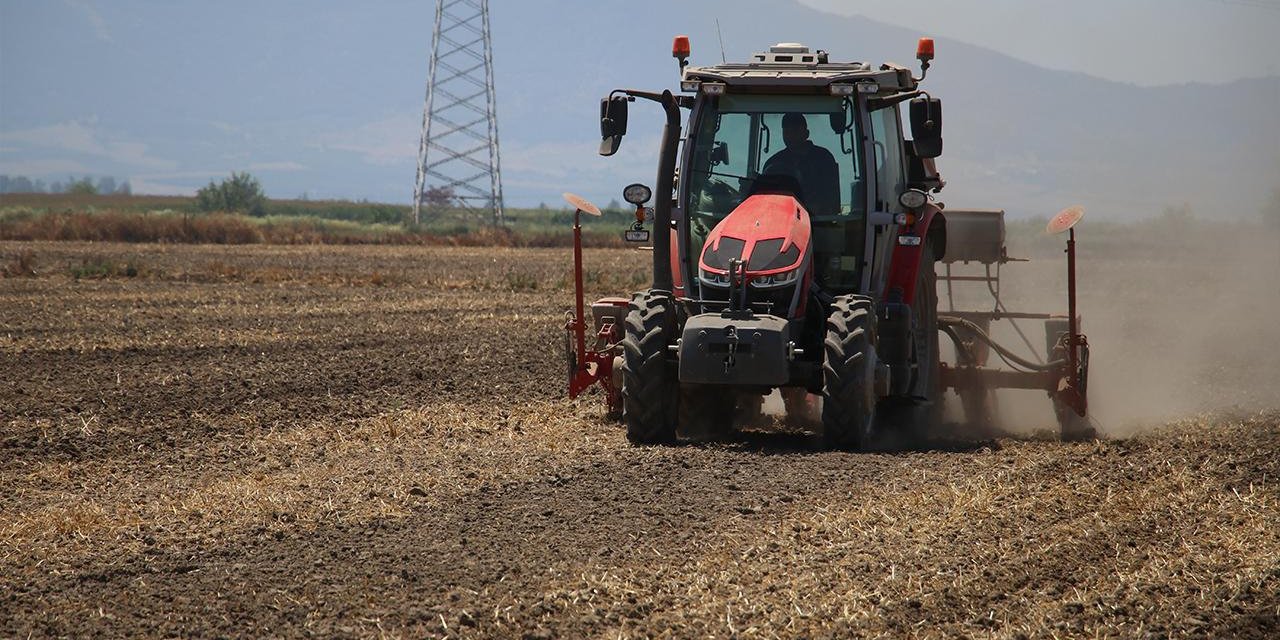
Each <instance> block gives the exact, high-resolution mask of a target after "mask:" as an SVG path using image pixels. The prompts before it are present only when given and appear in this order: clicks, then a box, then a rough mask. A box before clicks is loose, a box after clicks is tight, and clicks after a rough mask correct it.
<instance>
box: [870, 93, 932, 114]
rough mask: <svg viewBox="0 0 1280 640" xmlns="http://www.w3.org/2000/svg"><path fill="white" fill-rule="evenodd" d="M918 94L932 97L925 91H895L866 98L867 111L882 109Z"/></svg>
mask: <svg viewBox="0 0 1280 640" xmlns="http://www.w3.org/2000/svg"><path fill="white" fill-rule="evenodd" d="M919 96H925V97H927V98H932V97H933V96H931V95H929V92H927V91H908V92H907V93H895V94H893V95H891V96H885V97H883V98H881V97H876V98H867V111H879V110H880V109H883V108H885V107H892V106H893V105H895V104H898V103H900V102H906V101H907V100H910V99H912V98H916V97H919Z"/></svg>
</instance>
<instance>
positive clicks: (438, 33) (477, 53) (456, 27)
mask: <svg viewBox="0 0 1280 640" xmlns="http://www.w3.org/2000/svg"><path fill="white" fill-rule="evenodd" d="M499 165H500V162H499V154H498V114H497V111H496V109H495V102H494V92H493V49H492V47H491V45H490V39H489V0H437V1H436V21H435V30H434V31H433V32H432V37H431V70H430V72H429V75H428V78H427V102H426V105H425V106H424V107H423V109H422V138H421V141H420V143H419V145H418V179H417V181H416V183H415V185H414V189H413V221H414V223H415V224H416V223H418V222H420V216H421V212H422V209H423V205H424V204H443V203H444V202H445V200H446V198H447V202H448V204H447V205H445V206H450V207H458V208H462V209H465V210H467V211H470V212H472V213H482V212H483V213H488V214H489V215H491V216H492V219H493V223H494V224H495V225H500V224H503V213H502V171H501V169H500V168H499ZM428 181H430V184H429V183H428ZM429 190H430V193H431V195H432V196H433V197H432V198H431V202H427V195H428V191H429Z"/></svg>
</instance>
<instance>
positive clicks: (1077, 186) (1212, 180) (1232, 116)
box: [499, 0, 1280, 219]
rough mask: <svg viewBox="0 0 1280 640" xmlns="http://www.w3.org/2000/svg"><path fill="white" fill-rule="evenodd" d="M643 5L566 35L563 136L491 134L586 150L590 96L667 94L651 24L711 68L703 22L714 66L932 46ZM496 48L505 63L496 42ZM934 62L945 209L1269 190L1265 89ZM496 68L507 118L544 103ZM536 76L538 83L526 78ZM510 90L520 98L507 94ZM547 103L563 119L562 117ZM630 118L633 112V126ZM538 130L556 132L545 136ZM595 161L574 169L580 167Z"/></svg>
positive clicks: (809, 15) (744, 9)
mask: <svg viewBox="0 0 1280 640" xmlns="http://www.w3.org/2000/svg"><path fill="white" fill-rule="evenodd" d="M610 4H611V3H604V5H606V6H603V7H600V8H596V9H583V10H582V11H581V13H580V14H579V15H578V20H579V22H578V23H577V24H593V22H594V21H595V20H601V21H603V20H605V19H606V17H605V15H604V14H606V13H607V12H609V11H613V10H614V7H612V6H610ZM651 6H652V9H651V10H649V9H647V10H646V11H645V12H644V15H636V16H635V19H634V21H628V24H627V26H626V29H625V30H622V31H608V30H604V31H601V30H586V31H583V32H580V36H581V38H582V39H583V42H581V43H580V45H581V46H583V47H584V48H588V49H596V50H599V51H601V56H600V57H599V58H596V59H593V60H592V61H588V62H583V63H581V64H584V65H585V66H586V67H587V69H586V71H587V72H586V73H584V74H583V75H582V77H581V78H579V79H585V80H587V81H588V82H587V83H582V84H578V85H577V86H575V87H573V89H571V90H570V92H571V93H572V94H573V95H574V96H575V99H576V100H587V101H588V103H589V104H588V105H586V107H585V108H584V107H583V106H581V105H573V107H572V112H573V114H574V117H575V118H577V119H578V120H579V121H578V122H576V123H575V122H571V121H568V120H564V119H562V118H563V117H564V116H565V115H566V114H565V113H564V112H563V111H561V112H560V113H558V114H554V115H553V114H550V113H548V112H543V113H541V114H535V113H533V112H530V111H525V110H523V109H522V110H519V111H517V110H516V109H512V108H509V107H508V108H504V109H503V111H502V112H501V116H502V117H503V118H504V127H506V129H505V130H515V131H519V130H520V129H521V128H522V125H521V124H519V123H513V122H512V121H513V120H519V119H522V118H526V117H533V118H536V119H538V120H539V121H540V122H541V123H542V124H543V125H544V127H543V129H542V130H543V131H544V132H548V133H549V132H558V133H563V131H564V129H561V128H560V127H566V128H572V129H573V130H574V132H575V133H576V134H577V135H585V136H588V137H591V136H594V133H595V131H594V127H595V123H594V121H593V118H592V116H591V113H590V111H591V110H593V109H595V108H596V106H595V103H594V100H593V98H595V97H597V96H599V95H603V92H604V91H607V90H608V89H609V88H612V87H613V86H615V85H616V86H622V85H626V86H641V87H644V86H653V87H661V86H674V84H675V81H676V73H675V65H674V63H672V62H671V60H670V58H669V57H667V56H666V52H665V51H664V48H665V46H666V42H667V40H664V39H663V38H661V37H659V36H654V38H655V39H656V40H658V42H649V41H648V40H647V39H646V40H641V39H634V40H632V39H630V38H628V37H626V36H625V35H624V33H626V32H631V31H634V32H636V33H654V32H658V31H661V30H662V29H663V28H664V27H663V25H662V24H661V23H662V22H670V20H669V19H663V18H654V17H650V16H670V15H680V16H681V18H680V23H681V24H683V25H690V26H695V27H698V28H697V29H692V28H690V29H689V31H688V32H689V33H690V35H691V37H692V39H693V43H694V63H695V64H712V63H715V62H717V61H718V58H719V46H718V44H717V40H716V35H715V30H714V23H715V20H716V19H717V17H718V18H719V20H720V23H721V27H722V29H723V33H724V37H725V40H726V44H727V45H728V47H727V49H728V57H729V58H730V59H739V60H741V59H744V58H745V57H746V56H747V55H749V53H750V52H751V51H757V50H761V49H763V48H765V47H767V46H769V45H770V44H772V43H774V42H779V41H796V42H803V43H805V44H808V45H809V46H811V47H813V48H821V49H825V50H827V51H829V52H831V53H832V57H833V59H844V60H848V59H853V60H864V61H868V62H876V63H879V62H884V61H886V60H892V61H896V62H899V63H901V64H906V65H908V66H911V67H913V68H914V67H916V64H915V61H914V60H913V56H914V51H915V41H916V38H917V37H919V36H921V35H933V34H921V33H918V32H915V31H911V30H908V29H903V28H901V27H896V26H891V25H886V24H881V23H878V22H875V21H872V20H869V19H867V18H862V17H842V16H835V15H830V14H824V13H821V12H819V11H816V10H814V9H811V8H808V7H804V6H800V5H794V4H787V3H778V2H768V1H764V0H744V1H741V2H732V3H728V2H711V3H683V2H674V1H671V0H666V1H658V2H654V3H651ZM597 12H598V13H599V14H600V15H594V13H597ZM666 29H667V31H669V32H671V33H672V34H674V33H676V31H675V30H672V29H671V28H670V27H666ZM680 32H681V33H684V32H686V31H680ZM500 35H504V36H506V37H508V38H512V37H524V38H526V39H527V40H528V46H531V47H532V46H534V45H533V41H534V40H535V39H541V37H542V36H536V37H535V35H534V34H533V33H532V32H530V31H525V35H523V36H516V35H515V34H511V33H503V34H500ZM544 35H545V34H544ZM631 43H637V44H636V45H635V46H632V44H631ZM504 46H505V48H507V49H510V48H511V43H510V42H508V43H506V45H504ZM937 56H938V57H937V59H936V60H935V62H934V64H933V67H932V68H931V69H930V74H929V77H928V79H927V80H926V82H925V84H924V87H925V88H926V89H927V90H929V91H931V92H933V93H934V94H935V95H937V96H938V97H941V98H942V99H943V103H944V107H945V108H944V113H945V118H944V122H945V125H944V130H945V136H946V152H945V154H944V155H943V158H942V160H941V163H940V166H941V168H942V171H943V174H944V176H945V177H946V178H947V180H948V182H949V185H948V187H947V188H946V190H945V191H944V193H943V195H944V200H946V201H947V202H949V203H951V204H952V205H953V206H998V207H1004V208H1006V209H1007V210H1009V211H1010V212H1011V213H1012V214H1015V215H1018V214H1021V215H1039V214H1043V215H1048V214H1051V213H1053V212H1054V211H1056V210H1057V209H1058V208H1061V207H1062V206H1065V205H1067V204H1074V203H1081V204H1084V205H1085V206H1086V207H1087V208H1089V210H1090V211H1091V213H1092V214H1094V215H1105V216H1108V217H1114V218H1120V219H1131V218H1133V217H1145V216H1151V215H1157V214H1159V213H1160V212H1161V211H1162V210H1163V209H1164V208H1165V207H1166V206H1169V205H1181V204H1184V203H1185V204H1189V205H1190V206H1191V208H1192V211H1193V212H1194V213H1195V214H1196V215H1202V216H1208V217H1216V216H1239V215H1243V216H1255V215H1256V214H1257V212H1258V210H1259V209H1260V207H1261V206H1262V203H1263V202H1264V200H1265V199H1266V197H1267V196H1268V194H1269V193H1270V190H1271V189H1272V188H1274V187H1276V186H1280V178H1277V176H1280V124H1278V120H1277V115H1276V114H1277V113H1280V78H1275V77H1271V78H1265V79H1258V80H1248V81H1237V82H1232V83H1229V84H1211V83H1212V81H1214V78H1188V83H1187V84H1184V85H1178V86H1164V87H1152V88H1146V87H1140V86H1137V85H1130V84H1123V83H1116V82H1111V81H1107V80H1102V79H1099V78H1095V77H1091V76H1088V75H1084V74H1080V73H1074V72H1067V71H1057V70H1051V69H1045V68H1041V67H1037V66H1035V65H1032V64H1029V63H1026V62H1023V61H1021V60H1017V59H1015V58H1011V57H1009V56H1007V55H1004V54H1001V53H997V52H995V51H992V50H990V49H985V48H982V47H978V46H973V45H970V44H965V43H962V42H956V41H953V40H948V39H946V38H937ZM502 63H503V68H504V69H505V71H504V72H503V73H501V74H500V76H499V81H500V82H504V84H502V85H500V87H501V88H500V89H499V91H500V93H502V94H503V95H504V96H508V97H509V96H512V95H513V94H514V95H516V96H518V97H519V99H520V101H521V103H522V104H528V102H526V100H528V101H529V102H536V101H534V100H532V97H533V96H534V95H535V94H536V93H537V92H539V91H542V90H544V88H543V87H542V86H541V85H542V83H543V82H545V80H546V79H547V77H548V76H547V75H545V68H546V67H545V60H538V59H537V58H526V59H524V60H511V59H510V58H506V59H503V60H502ZM1170 64H1176V59H1171V61H1170ZM513 67H514V68H513ZM538 68H541V69H543V71H544V73H543V74H541V75H540V74H538V73H537V72H536V71H535V70H536V69H538ZM655 72H656V73H655ZM521 82H523V83H525V84H527V85H530V86H525V87H520V86H514V87H513V85H519V84H520V83H521ZM590 82H596V90H595V92H594V93H589V94H587V95H583V94H582V92H581V91H580V87H581V86H582V85H583V84H589V83H590ZM508 104H509V103H508ZM557 104H559V105H561V106H560V107H559V108H560V109H563V103H557ZM645 111H646V107H642V106H637V107H636V108H635V109H633V114H641V113H643V112H645ZM648 111H653V110H652V109H648ZM649 116H651V117H649ZM649 116H644V115H639V116H633V123H632V127H631V132H632V134H633V135H632V136H629V138H635V140H632V139H628V141H627V142H626V143H625V146H626V147H630V152H631V153H632V154H636V153H637V150H636V149H635V147H641V149H640V153H639V155H642V156H644V157H646V158H647V159H648V162H649V164H648V165H644V164H643V163H641V162H640V160H639V158H638V157H636V156H635V155H633V156H629V157H628V158H624V159H622V160H618V161H615V162H618V164H626V165H627V166H635V167H637V170H639V168H640V167H643V171H644V173H643V174H641V175H639V176H637V177H638V178H641V179H644V180H645V181H646V182H651V181H652V177H651V176H652V172H653V164H652V159H653V156H654V149H653V145H655V144H656V136H657V132H658V131H659V127H660V122H658V121H657V116H656V113H653V114H649ZM646 118H648V119H646ZM553 123H554V124H557V125H559V126H545V125H552V124H553ZM504 144H505V142H504ZM583 148H584V149H585V146H584V147H583ZM620 155H625V154H620ZM599 162H600V161H599V160H596V159H590V158H583V159H582V160H581V164H582V165H584V166H585V167H587V168H591V167H596V166H597V165H598V163H599ZM589 173H590V172H589ZM609 173H613V171H609V170H607V169H605V170H603V172H602V174H601V175H602V176H603V175H607V174H609ZM619 184H622V183H621V182H619Z"/></svg>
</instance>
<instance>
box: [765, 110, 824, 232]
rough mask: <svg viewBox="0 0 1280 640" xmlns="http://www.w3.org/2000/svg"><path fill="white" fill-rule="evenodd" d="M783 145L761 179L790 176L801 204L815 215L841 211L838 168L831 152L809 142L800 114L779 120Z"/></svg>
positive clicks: (790, 114)
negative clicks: (797, 184)
mask: <svg viewBox="0 0 1280 640" xmlns="http://www.w3.org/2000/svg"><path fill="white" fill-rule="evenodd" d="M782 141H783V143H784V144H785V145H786V148H785V149H783V150H781V151H779V152H777V153H775V154H773V157H772V158H769V160H768V161H767V162H765V163H764V171H762V172H761V174H763V175H768V174H775V175H777V174H781V175H788V176H792V177H794V178H795V179H796V181H797V182H799V183H800V200H801V203H802V204H803V205H804V208H805V209H807V210H808V211H809V213H811V214H814V215H830V214H834V213H838V212H839V210H840V168H839V167H838V166H837V165H836V159H835V157H833V156H832V155H831V152H830V151H827V150H826V149H824V148H822V147H820V146H818V145H816V144H814V143H813V142H812V141H810V140H809V125H808V123H807V122H806V121H805V117H804V114H802V113H787V114H784V115H783V116H782Z"/></svg>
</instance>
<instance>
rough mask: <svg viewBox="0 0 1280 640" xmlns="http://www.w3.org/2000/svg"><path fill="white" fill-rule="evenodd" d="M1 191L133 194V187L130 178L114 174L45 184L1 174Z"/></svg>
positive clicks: (70, 178) (70, 177) (37, 180)
mask: <svg viewBox="0 0 1280 640" xmlns="http://www.w3.org/2000/svg"><path fill="white" fill-rule="evenodd" d="M0 193H70V194H79V195H118V196H129V195H133V187H132V186H130V185H129V181H128V180H116V179H115V178H114V177H112V176H101V177H99V178H98V179H97V180H94V179H93V177H92V176H84V177H83V178H76V177H74V176H68V177H67V181H66V182H63V181H61V180H54V181H53V182H50V183H48V184H45V181H44V180H41V179H39V178H36V179H34V180H32V179H31V178H28V177H26V176H10V175H0Z"/></svg>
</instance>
